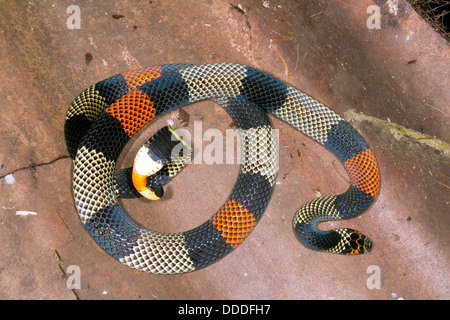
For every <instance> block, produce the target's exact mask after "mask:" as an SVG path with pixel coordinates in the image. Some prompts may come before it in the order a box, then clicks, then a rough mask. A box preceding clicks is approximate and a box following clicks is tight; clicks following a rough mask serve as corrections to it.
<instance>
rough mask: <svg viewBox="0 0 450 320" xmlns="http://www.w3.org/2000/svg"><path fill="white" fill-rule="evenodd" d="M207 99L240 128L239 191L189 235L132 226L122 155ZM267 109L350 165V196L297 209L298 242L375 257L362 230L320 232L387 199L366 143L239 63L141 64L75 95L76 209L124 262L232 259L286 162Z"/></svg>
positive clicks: (180, 268) (71, 123) (179, 266)
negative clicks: (142, 132) (119, 164)
mask: <svg viewBox="0 0 450 320" xmlns="http://www.w3.org/2000/svg"><path fill="white" fill-rule="evenodd" d="M204 99H212V100H214V101H216V102H217V103H219V104H220V105H222V106H223V107H224V108H225V110H227V112H228V113H229V114H230V116H231V117H232V118H233V120H234V122H235V123H236V126H237V127H238V128H239V129H240V134H241V140H242V159H243V162H242V163H243V164H242V165H241V169H240V172H239V176H238V179H237V182H236V184H235V186H234V188H233V191H232V192H231V194H230V196H229V197H228V199H227V201H226V202H225V203H224V204H223V205H222V207H221V208H220V209H219V210H218V211H217V212H216V213H215V214H214V215H213V216H212V218H211V219H209V220H208V221H206V222H205V223H204V224H202V225H200V226H199V227H196V228H194V229H192V230H189V231H186V232H181V233H160V232H155V231H152V230H148V229H145V228H143V227H142V226H140V225H139V224H137V223H136V222H134V221H133V220H131V219H130V218H129V217H128V216H127V215H126V214H125V212H124V211H123V210H122V209H121V207H120V206H119V204H118V201H117V198H118V197H119V196H120V193H121V191H120V187H119V186H118V184H119V182H118V181H119V180H120V179H119V178H117V180H116V175H117V177H119V176H121V175H123V176H124V175H127V174H128V173H129V172H126V170H121V171H117V170H116V161H117V159H118V157H119V155H120V152H121V151H122V149H123V147H124V146H125V145H126V143H127V142H128V141H129V140H130V138H131V137H132V136H133V135H134V134H135V133H136V132H137V131H138V130H139V129H140V128H141V127H143V126H144V125H145V124H146V123H147V122H148V121H150V120H152V119H153V118H154V117H156V116H158V115H161V114H163V113H165V112H168V111H170V110H173V109H175V108H178V107H181V106H184V105H187V104H190V103H193V102H196V101H200V100H204ZM267 112H269V113H272V114H273V115H275V116H278V117H279V118H281V119H283V120H285V121H286V122H288V123H290V124H291V125H292V126H293V127H295V128H296V129H298V130H299V131H301V132H302V133H304V134H306V135H307V136H309V137H311V138H312V139H314V140H315V141H317V142H319V143H320V144H322V145H324V146H325V147H327V148H328V149H329V150H330V151H331V152H333V153H334V154H335V155H336V156H337V157H338V158H339V159H340V160H341V161H342V163H343V165H344V167H345V168H346V170H347V172H348V174H349V176H350V179H351V186H350V187H349V189H348V190H347V191H346V192H345V193H343V194H341V195H337V196H326V197H319V198H316V199H314V200H311V201H309V202H308V203H306V204H305V205H303V206H302V207H301V208H300V209H299V210H298V212H297V213H296V214H295V217H294V229H295V231H296V233H297V236H298V238H299V239H300V240H301V241H302V242H303V243H304V244H305V245H306V246H307V247H309V248H312V249H315V250H322V251H328V252H334V253H340V254H360V253H364V252H367V251H369V250H370V249H371V241H370V240H369V239H368V238H367V237H366V236H364V235H363V234H361V233H360V232H358V231H355V230H352V229H345V228H340V229H334V230H330V231H321V230H319V229H317V228H316V224H317V223H318V222H320V221H327V220H340V219H347V218H351V217H354V216H356V215H358V214H360V213H362V212H363V211H365V210H366V209H367V208H368V207H369V206H370V205H371V204H372V203H373V201H374V200H375V198H376V197H377V196H378V193H379V188H380V174H379V169H378V164H377V162H376V159H375V156H374V154H373V152H372V151H371V150H370V149H369V147H368V145H367V144H366V142H365V141H364V139H363V138H362V137H361V136H360V135H359V134H358V133H357V132H356V130H354V129H353V128H352V127H351V126H350V125H349V124H348V123H347V122H345V121H344V120H343V119H342V118H341V117H340V116H339V115H337V114H336V113H334V112H333V111H331V110H330V109H328V108H327V107H326V106H324V105H323V104H321V103H320V102H318V101H316V100H315V99H313V98H311V97H310V96H308V95H306V94H305V93H303V92H301V91H299V90H297V89H295V88H293V87H291V86H289V85H287V84H285V83H283V82H281V81H279V80H277V79H275V78H273V77H272V76H270V75H268V74H266V73H263V72H261V71H258V70H256V69H253V68H251V67H248V66H242V65H236V64H207V65H183V64H172V65H161V66H155V67H148V68H142V69H139V70H134V71H130V72H127V73H124V74H118V75H115V76H112V77H110V78H108V79H105V80H103V81H100V82H98V83H96V84H95V85H93V86H91V87H89V88H88V89H86V90H85V91H84V92H82V93H81V94H80V95H79V96H78V97H77V98H76V99H75V101H74V102H73V103H72V105H71V106H70V108H69V111H68V113H67V116H66V121H65V137H66V144H67V147H68V150H69V153H70V156H71V158H72V159H73V164H74V169H73V192H74V199H75V205H76V208H77V210H78V214H79V216H80V218H81V221H82V223H83V224H84V226H85V227H86V229H87V231H88V232H89V233H90V235H91V236H92V237H93V239H94V240H95V241H96V242H97V243H98V245H100V246H101V247H102V248H103V249H104V250H105V251H106V252H107V253H108V254H110V255H111V256H113V257H114V258H116V259H117V260H119V261H120V262H122V263H123V264H126V265H128V266H130V267H133V268H136V269H139V270H143V271H148V272H152V273H164V274H167V273H182V272H189V271H193V270H197V269H200V268H202V267H205V266H208V265H210V264H211V263H213V262H215V261H217V260H218V259H220V258H222V257H224V256H225V255H226V254H228V253H229V252H231V251H232V250H233V249H234V248H236V247H237V246H238V245H239V244H240V243H241V242H242V241H243V240H244V239H245V238H246V237H247V236H248V234H249V233H250V231H252V230H253V228H254V227H255V225H256V224H257V222H258V221H259V220H260V218H261V216H262V214H263V212H264V210H265V208H266V206H267V204H268V201H269V198H270V196H271V193H272V190H273V187H274V184H275V178H276V174H277V170H278V162H277V160H278V156H277V148H276V146H275V144H274V139H273V136H272V131H271V125H270V122H269V120H268V118H267V115H266V113H267ZM261 137H262V138H261ZM171 165H172V167H169V166H170V164H169V165H166V168H165V169H166V170H165V172H166V178H167V176H170V175H172V174H168V173H170V170H172V171H177V170H179V169H181V167H182V165H180V166H179V167H177V166H176V165H174V164H171ZM163 169H164V168H163ZM162 171H163V172H164V170H162ZM163 178H164V177H163ZM163 178H161V177H159V178H157V179H160V180H161V179H163ZM166 180H167V181H168V180H170V178H169V179H166ZM167 181H165V182H164V183H166V182H167Z"/></svg>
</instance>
